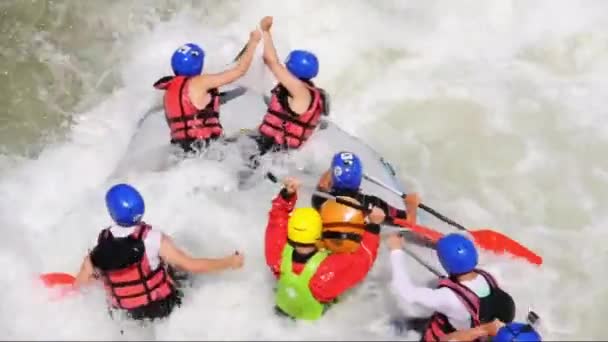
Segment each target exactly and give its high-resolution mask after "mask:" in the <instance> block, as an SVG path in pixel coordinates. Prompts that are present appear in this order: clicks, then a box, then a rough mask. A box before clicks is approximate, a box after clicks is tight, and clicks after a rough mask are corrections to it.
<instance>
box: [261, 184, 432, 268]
mask: <svg viewBox="0 0 608 342" xmlns="http://www.w3.org/2000/svg"><path fill="white" fill-rule="evenodd" d="M266 178H268V179H269V180H270V181H271V182H273V183H278V179H277V177H276V176H275V175H274V174H272V173H271V172H267V173H266ZM313 194H314V195H316V196H319V197H323V198H326V199H331V200H335V201H336V202H338V203H340V204H343V205H346V206H349V207H351V208H354V209H357V210H361V211H363V212H364V213H366V214H369V212H370V211H371V210H370V209H369V208H366V207H364V206H362V205H360V204H356V203H352V202H349V201H347V200H344V199H342V198H339V197H336V196H333V195H331V194H328V193H326V192H321V191H316V190H315V191H313ZM387 220H388V221H391V217H390V216H387ZM396 228H398V229H399V230H400V231H408V230H407V229H405V228H403V227H400V226H397V227H396ZM403 251H404V252H405V253H407V254H408V255H409V256H411V257H412V258H413V259H414V260H416V261H417V262H418V263H419V264H420V265H422V266H423V267H424V268H426V269H427V270H429V271H430V272H431V273H433V274H435V275H436V276H438V277H442V276H443V274H441V272H439V271H438V270H437V269H435V268H434V267H433V266H431V265H429V264H427V263H426V261H424V260H422V258H421V257H420V256H418V255H417V254H416V253H414V252H413V251H411V250H409V249H407V248H405V247H404V248H403Z"/></svg>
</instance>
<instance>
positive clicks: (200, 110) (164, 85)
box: [154, 30, 261, 152]
mask: <svg viewBox="0 0 608 342" xmlns="http://www.w3.org/2000/svg"><path fill="white" fill-rule="evenodd" d="M260 39H261V33H260V32H259V31H258V30H254V31H252V32H251V34H250V37H249V42H248V43H247V46H246V47H245V50H244V52H243V54H242V56H241V57H240V58H239V59H238V61H237V63H236V65H235V66H234V67H232V68H230V69H228V70H226V71H223V72H221V73H217V74H201V72H202V71H203V65H204V62H205V52H204V51H203V49H201V47H200V46H198V45H196V44H193V43H188V44H184V45H182V46H180V47H179V48H178V49H177V50H176V51H175V52H174V53H173V56H172V57H171V67H172V69H173V73H174V74H175V75H174V76H165V77H163V78H161V79H160V80H158V81H156V83H154V87H155V88H156V89H161V90H164V91H165V95H164V107H165V117H166V119H167V124H168V125H169V128H170V131H171V143H172V144H175V145H179V146H181V148H182V149H183V150H184V151H186V152H192V151H195V150H198V149H200V148H202V147H205V146H207V145H208V144H209V142H210V141H212V140H215V139H217V138H219V137H221V136H222V135H223V128H222V125H221V122H220V103H221V102H222V95H224V96H223V97H224V100H225V101H227V98H226V97H228V96H230V95H231V94H230V93H220V92H218V88H219V87H221V86H224V85H227V84H229V83H232V82H234V81H236V80H237V79H239V78H240V77H242V76H243V75H245V73H246V72H247V70H248V69H249V67H250V66H251V61H252V60H253V54H254V52H255V48H256V46H257V45H258V43H259V41H260ZM241 90H242V88H241V89H237V90H236V91H241ZM242 93H243V92H240V94H242Z"/></svg>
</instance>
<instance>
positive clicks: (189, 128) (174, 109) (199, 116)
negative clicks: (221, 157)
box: [154, 76, 223, 142]
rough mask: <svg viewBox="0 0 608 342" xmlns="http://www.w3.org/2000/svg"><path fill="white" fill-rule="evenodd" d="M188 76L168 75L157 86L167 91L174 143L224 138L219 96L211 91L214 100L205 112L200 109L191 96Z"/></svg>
mask: <svg viewBox="0 0 608 342" xmlns="http://www.w3.org/2000/svg"><path fill="white" fill-rule="evenodd" d="M189 79H190V78H188V77H185V76H166V77H163V78H161V79H160V80H158V81H156V83H154V87H155V88H156V89H161V90H165V91H166V93H165V97H164V106H165V118H166V119H167V124H168V125H169V129H170V130H171V141H172V142H184V141H186V142H187V141H192V140H205V139H214V138H217V137H219V136H221V135H222V133H223V128H222V125H221V124H220V94H219V92H218V90H217V89H211V90H209V95H211V100H210V101H209V104H207V106H206V107H205V108H203V109H202V110H199V109H197V108H196V107H195V106H194V105H193V104H192V102H191V101H190V98H189V96H188V91H187V90H188V88H187V87H186V86H187V85H188V81H189Z"/></svg>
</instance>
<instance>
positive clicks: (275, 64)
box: [251, 17, 329, 167]
mask: <svg viewBox="0 0 608 342" xmlns="http://www.w3.org/2000/svg"><path fill="white" fill-rule="evenodd" d="M271 26H272V17H264V18H263V19H262V20H261V22H260V28H261V29H262V36H263V38H264V54H263V58H264V63H265V64H266V65H267V66H268V68H269V69H270V71H271V72H272V74H273V75H274V76H275V78H276V79H277V80H278V84H277V86H276V87H275V88H274V89H273V90H272V92H271V95H272V96H271V97H270V99H269V100H268V101H267V103H268V110H267V113H266V115H264V118H263V121H262V123H261V125H260V126H259V129H258V133H257V135H255V136H254V137H253V138H254V140H255V141H256V143H257V145H258V150H259V155H263V154H265V153H266V152H268V151H274V152H276V151H279V150H284V149H298V148H300V147H301V146H302V145H303V144H304V143H305V142H306V141H307V140H308V139H309V138H310V136H311V135H312V134H313V132H314V131H315V128H316V127H317V125H318V124H319V121H320V120H321V116H322V115H328V114H329V105H328V101H329V99H328V98H327V95H326V94H325V91H324V90H323V89H321V88H319V87H317V86H316V85H315V84H314V83H313V82H312V81H311V80H312V79H313V78H314V77H316V76H317V74H318V73H319V61H318V60H317V57H316V56H315V55H314V54H313V53H311V52H309V51H304V50H293V51H291V52H290V53H289V55H288V56H287V59H286V60H285V65H283V64H282V63H281V62H280V61H279V57H278V56H277V51H276V49H275V47H274V43H273V41H272V36H271V34H270V27H271ZM255 158H256V156H253V157H252V159H251V161H253V164H252V167H255V166H257V159H255Z"/></svg>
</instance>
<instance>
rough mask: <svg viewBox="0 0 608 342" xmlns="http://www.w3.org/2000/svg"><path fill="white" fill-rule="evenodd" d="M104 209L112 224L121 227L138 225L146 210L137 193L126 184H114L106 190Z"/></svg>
mask: <svg viewBox="0 0 608 342" xmlns="http://www.w3.org/2000/svg"><path fill="white" fill-rule="evenodd" d="M106 207H107V208H108V212H109V213H110V216H111V217H112V219H113V220H114V222H116V224H118V225H119V226H122V227H131V226H133V225H135V224H137V223H139V222H140V221H141V218H142V217H143V215H144V212H145V210H146V207H145V204H144V199H143V198H142V197H141V194H140V193H139V191H137V190H136V189H135V188H134V187H132V186H130V185H128V184H116V185H114V186H113V187H111V188H110V190H108V192H107V193H106Z"/></svg>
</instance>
